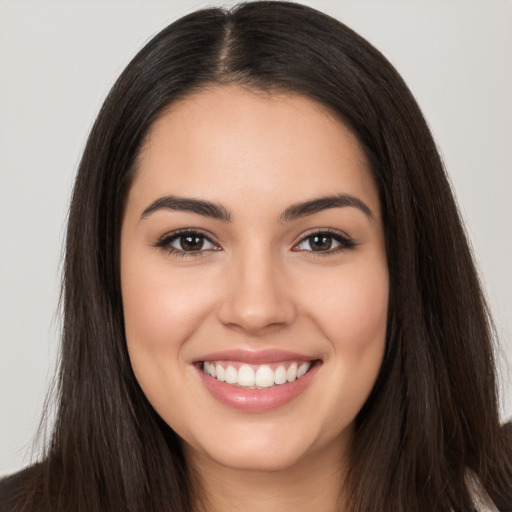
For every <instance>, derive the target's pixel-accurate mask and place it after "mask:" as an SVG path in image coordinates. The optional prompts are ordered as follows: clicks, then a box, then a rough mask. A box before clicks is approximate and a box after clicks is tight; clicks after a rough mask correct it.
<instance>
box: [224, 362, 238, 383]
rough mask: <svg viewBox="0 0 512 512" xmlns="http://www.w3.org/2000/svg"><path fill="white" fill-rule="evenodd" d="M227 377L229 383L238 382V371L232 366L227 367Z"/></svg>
mask: <svg viewBox="0 0 512 512" xmlns="http://www.w3.org/2000/svg"><path fill="white" fill-rule="evenodd" d="M225 377H226V382H227V383H228V384H236V383H237V382H238V372H237V371H236V370H235V369H234V368H233V367H232V366H228V367H227V368H226V374H225Z"/></svg>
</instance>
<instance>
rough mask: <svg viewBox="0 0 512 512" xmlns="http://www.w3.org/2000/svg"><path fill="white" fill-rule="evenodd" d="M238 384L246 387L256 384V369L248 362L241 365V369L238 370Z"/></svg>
mask: <svg viewBox="0 0 512 512" xmlns="http://www.w3.org/2000/svg"><path fill="white" fill-rule="evenodd" d="M238 384H240V386H244V387H251V386H254V384H256V377H255V376H254V370H253V369H252V368H251V367H250V366H249V365H248V364H243V365H242V366H240V369H239V370H238Z"/></svg>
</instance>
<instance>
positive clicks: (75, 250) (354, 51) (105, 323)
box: [15, 2, 512, 512]
mask: <svg viewBox="0 0 512 512" xmlns="http://www.w3.org/2000/svg"><path fill="white" fill-rule="evenodd" d="M224 83H230V84H232V83H234V84H239V85H240V86H242V87H247V88H251V89H256V90H264V91H269V92H273V91H291V92H295V93H299V94H302V95H305V96H307V97H309V98H312V99H313V100H315V101H317V102H320V103H322V104H323V105H325V106H327V107H328V108H329V109H330V110H331V111H332V112H334V113H335V114H336V115H338V116H339V117H340V118H341V119H342V120H343V121H344V122H345V123H346V124H347V125H348V126H349V127H350V128H351V129H352V130H353V132H354V133H355V134H356V136H357V137H358V139H359V141H360V143H361V145H362V146H363V148H364V150H365V152H366V154H367V156H368V159H369V161H370V162H371V167H372V172H373V176H374V179H375V182H376V184H377V186H378V189H379V193H380V200H381V205H382V211H383V215H384V226H385V237H386V250H387V258H388V262H389V272H390V307H389V319H388V332H387V348H386V354H385V358H384V362H383V365H382V368H381V371H380V374H379V377H378V380H377V383H376V384H375V387H374V389H373V392H372V394H371V396H370V398H369V399H368V401H367V402H366V404H365V405H364V407H363V409H362V410H361V411H360V413H359V415H358V416H357V420H356V435H355V441H354V444H353V447H352V452H351V454H350V456H351V465H350V469H349V474H348V476H347V482H346V484H347V485H348V489H349V492H350V494H349V497H350V500H351V502H350V510H351V511H353V512H377V511H378V512H381V511H382V510H386V511H391V510H392V511H394V512H405V511H407V512H410V511H412V510H414V511H418V512H421V511H425V512H427V511H428V512H432V511H448V510H454V511H462V510H464V511H467V510H471V508H472V506H471V500H470V494H469V491H468V489H467V484H466V480H465V477H466V475H467V474H468V470H470V471H472V472H473V473H474V474H475V475H476V476H477V477H478V479H479V480H480V481H481V483H482V484H483V486H484V487H485V489H487V491H488V492H489V494H490V495H491V497H492V498H493V499H494V500H495V502H496V503H497V504H498V506H499V507H500V508H502V509H508V508H507V507H511V506H512V490H511V489H512V461H511V459H510V457H511V455H512V449H511V443H510V440H507V438H506V437H505V435H504V433H503V432H502V431H501V430H500V425H499V417H498V407H497V398H496V382H495V369H494V361H493V353H492V336H491V335H492V330H491V327H490V321H489V316H488V312H487V309H486V305H485V302H484V299H483V296H482V292H481V288H480V284H479V281H478V277H477V275H476V272H475V267H474V264H473V261H472V257H471V253H470V250H469V248H468V243H467V241H466V237H465V233H464V230H463V227H462V224H461V221H460V218H459V214H458V211H457V208H456V205H455V202H454V199H453V195H452V192H451V190H450V186H449V183H448V180H447V178H446V175H445V172H444V169H443V165H442V162H441V160H440V158H439V155H438V152H437V149H436V146H435V143H434V141H433V139H432V136H431V134H430V132H429V130H428V127H427V125H426V123H425V120H424V118H423V116H422V114H421V112H420V110H419V108H418V106H417V104H416V102H415V100H414V99H413V97H412V95H411V93H410V92H409V90H408V88H407V87H406V85H405V84H404V82H403V81H402V79H401V78H400V76H399V75H398V73H397V72H396V71H395V69H394V68H393V67H392V66H391V65H390V64H389V62H388V61H387V60H386V59H385V58H384V57H383V56H382V55H381V54H380V53H379V52H378V51H377V50H375V48H373V47H372V46H371V45H370V44H369V43H368V42H366V41H365V40H364V39H362V38H361V37H360V36H358V35H357V34H355V33H354V32H353V31H352V30H350V29H349V28H347V27H346V26H344V25H343V24H341V23H339V22H338V21H336V20H334V19H332V18H330V17H328V16H326V15H324V14H322V13H320V12H318V11H315V10H313V9H311V8H309V7H305V6H302V5H297V4H293V3H287V2H253V3H248V4H241V5H239V6H237V7H235V8H233V9H231V10H228V11H225V10H222V9H207V10H201V11H198V12H195V13H193V14H190V15H188V16H185V17H184V18H181V19H180V20H178V21H176V22H175V23H173V24H172V25H170V26H169V27H167V28H166V29H164V30H163V31H162V32H160V33H159V34H158V35H157V36H156V37H154V38H153V39H152V40H151V41H150V42H149V43H148V44H147V45H146V46H145V47H144V48H143V49H142V50H141V51H140V52H139V54H138V55H137V56H136V57H135V58H134V59H133V60H132V61H131V62H130V64H129V65H128V66H127V68H126V69H125V70H124V72H123V73H122V75H121V76H120V78H119V79H118V81H117V82H116V84H115V86H114V87H113V89H112V91H111V92H110V94H109V95H108V97H107V99H106V101H105V103H104V105H103V107H102V109H101V112H100V113H99V115H98V118H97V120H96V123H95V124H94V127H93V129H92V131H91V134H90V137H89V139H88V142H87V145H86V148H85V151H84V154H83V158H82V161H81V163H80V168H79V171H78V176H77V179H76V184H75V188H74V192H73V198H72V203H71V209H70V215H69V225H68V232H67V241H66V260H65V270H64V288H63V290H64V293H63V309H64V325H63V339H62V355H61V366H60V373H59V385H58V392H59V402H58V413H57V419H56V423H55V427H54V431H53V436H52V438H51V442H50V444H49V446H48V451H47V454H46V455H45V458H44V460H43V461H42V462H41V463H40V464H39V465H38V466H36V467H35V468H34V470H33V471H32V473H31V476H30V478H28V479H26V481H25V483H24V488H22V489H21V488H20V489H21V490H19V492H18V494H19V496H20V497H19V498H17V500H18V503H19V508H17V509H15V510H36V508H37V510H48V511H50V510H51V511H69V510H74V511H95V512H100V511H116V512H117V511H121V510H127V511H131V512H139V511H140V512H142V511H144V512H150V511H155V512H156V511H164V510H165V511H190V510H191V509H192V506H193V503H194V500H196V495H197V493H198V489H196V488H195V487H194V486H193V485H192V484H191V481H190V475H189V474H188V472H187V467H186V463H185V459H184V457H183V453H182V450H181V446H180V440H179V439H178V437H177V436H176V434H175V433H174V432H173V431H172V430H171V428H170V427H169V426H167V425H166V424H164V422H163V421H162V420H161V419H160V418H159V416H158V415H157V414H156V412H155V411H154V410H153V408H152V407H151V405H150V404H149V403H148V401H147V400H146V398H145V396H144V395H143V393H142V391H141V389H140V388H139V386H138V384H137V382H136V379H135V377H134V375H133V372H132V369H131V366H130V361H129V358H128V354H127V349H126V343H125V337H124V325H123V308H122V300H121V293H120V279H119V231H120V224H121V220H122V210H123V201H124V198H125V197H126V192H127V190H128V188H129V186H130V180H131V176H132V173H133V172H134V168H135V166H136V159H137V154H138V152H139V150H140V148H141V145H142V144H143V141H144V137H145V134H146V133H147V131H148V129H149V127H150V126H151V125H152V123H153V122H154V121H155V119H156V118H158V116H159V115H161V114H162V112H163V110H164V109H165V108H166V107H167V106H168V105H169V104H171V103H172V102H175V101H177V100H178V99H179V98H182V97H184V96H186V95H189V94H190V93H191V92H194V91H197V90H200V89H201V88H202V87H204V86H207V85H209V84H224ZM509 439H510V436H509ZM341 485H342V483H341V482H340V486H341ZM28 489H30V492H29V491H28ZM22 502H25V504H26V508H24V507H23V506H22V505H21V503H22ZM30 503H32V505H30Z"/></svg>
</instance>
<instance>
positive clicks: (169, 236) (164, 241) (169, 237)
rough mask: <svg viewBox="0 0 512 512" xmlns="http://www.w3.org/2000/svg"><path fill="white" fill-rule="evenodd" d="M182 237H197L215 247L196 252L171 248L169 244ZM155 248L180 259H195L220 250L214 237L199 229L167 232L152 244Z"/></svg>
mask: <svg viewBox="0 0 512 512" xmlns="http://www.w3.org/2000/svg"><path fill="white" fill-rule="evenodd" d="M183 235H199V236H201V237H203V238H204V239H205V240H207V241H208V242H209V243H211V244H212V245H214V246H215V248H213V249H200V250H197V251H183V250H181V249H177V248H176V247H172V246H171V245H170V244H171V243H172V242H173V241H174V240H176V239H177V238H179V237H180V236H183ZM153 245H154V246H155V247H157V248H161V249H164V250H166V251H167V252H168V253H169V254H174V255H176V256H182V257H192V258H197V257H201V256H205V253H207V252H211V251H218V250H221V249H222V248H221V246H220V244H219V243H218V242H216V241H215V239H214V237H213V236H212V235H211V234H210V233H208V232H205V230H204V229H201V228H180V229H176V230H174V231H169V232H168V233H165V234H164V235H162V236H161V237H160V238H159V239H158V240H157V241H156V243H154V244H153Z"/></svg>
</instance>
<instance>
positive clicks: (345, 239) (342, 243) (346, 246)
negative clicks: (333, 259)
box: [292, 228, 357, 258]
mask: <svg viewBox="0 0 512 512" xmlns="http://www.w3.org/2000/svg"><path fill="white" fill-rule="evenodd" d="M315 236H316V237H321V236H324V237H328V238H331V239H332V240H334V241H335V242H337V243H339V246H338V247H335V248H334V249H328V250H326V251H314V250H311V251H307V250H302V251H301V250H300V249H297V247H299V246H300V245H301V244H303V243H305V242H306V241H308V240H311V239H312V238H313V237H315ZM309 243H310V247H311V242H309ZM356 245H357V244H356V243H355V242H354V240H352V239H351V238H350V237H349V236H347V235H346V234H344V233H342V232H340V231H336V230H334V229H329V228H327V229H320V230H315V231H311V232H309V233H307V234H305V235H303V236H302V238H301V239H300V240H299V242H298V243H296V244H295V245H294V246H293V248H292V251H296V252H304V253H305V254H307V256H308V257H310V258H314V257H326V256H331V255H333V254H338V253H340V252H343V251H347V250H350V249H353V248H354V247H356Z"/></svg>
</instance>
